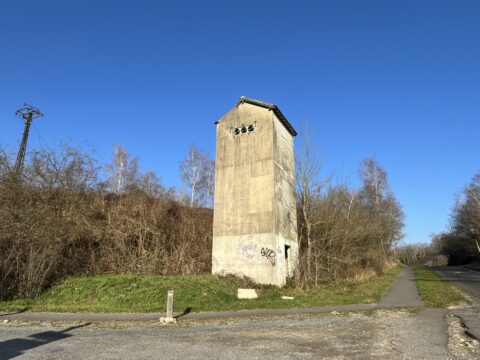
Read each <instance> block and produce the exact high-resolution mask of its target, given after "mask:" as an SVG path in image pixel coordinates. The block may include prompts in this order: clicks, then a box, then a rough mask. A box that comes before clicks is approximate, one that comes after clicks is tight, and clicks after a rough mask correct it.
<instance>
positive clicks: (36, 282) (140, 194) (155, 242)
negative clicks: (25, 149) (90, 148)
mask: <svg viewBox="0 0 480 360" xmlns="http://www.w3.org/2000/svg"><path fill="white" fill-rule="evenodd" d="M11 164H12V161H10V159H9V158H8V156H6V155H5V154H4V153H2V155H1V159H0V178H1V182H0V298H1V299H9V298H14V297H33V296H35V295H37V294H38V293H39V292H41V291H42V290H43V289H45V288H46V287H48V286H49V285H50V284H52V283H53V282H55V281H57V280H59V279H61V278H63V277H64V276H66V275H76V274H99V273H113V272H115V273H120V272H122V273H123V272H138V273H148V274H163V275H172V274H202V273H208V272H209V271H210V266H211V265H210V261H211V260H210V254H211V237H212V225H211V224H212V211H211V210H210V209H192V208H189V207H186V206H183V205H181V204H180V203H179V202H178V201H176V200H175V196H174V194H173V193H172V191H166V190H165V189H163V188H162V186H161V185H160V184H159V183H158V182H157V183H154V182H152V176H151V175H149V174H146V175H144V174H139V173H138V170H136V169H135V170H133V171H134V172H135V173H134V174H131V173H130V174H128V176H126V178H128V179H129V181H128V182H127V183H125V186H124V188H122V190H121V191H120V192H119V193H114V192H113V191H111V190H110V189H109V187H108V185H106V184H104V183H102V182H100V181H99V180H98V171H99V167H98V165H97V162H96V161H95V160H94V159H93V158H91V157H90V155H89V154H87V153H85V152H82V151H80V150H78V149H73V148H71V147H68V146H64V147H63V148H62V150H61V151H50V150H48V151H47V150H42V151H37V152H34V153H33V154H32V155H31V157H30V160H29V161H28V163H27V164H25V171H24V177H23V179H22V180H21V181H18V180H15V179H12V178H11V166H10V165H11ZM126 168H128V167H126ZM130 169H133V168H132V167H130ZM152 189H154V190H155V191H152Z"/></svg>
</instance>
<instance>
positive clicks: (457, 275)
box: [435, 266, 480, 300]
mask: <svg viewBox="0 0 480 360" xmlns="http://www.w3.org/2000/svg"><path fill="white" fill-rule="evenodd" d="M435 270H436V271H437V272H439V273H440V274H441V275H442V276H443V277H445V278H446V279H448V280H451V281H454V282H455V283H456V284H457V285H458V287H460V288H461V289H463V290H464V291H466V292H467V293H469V294H470V295H473V296H475V297H476V298H477V299H478V300H480V266H439V267H436V268H435Z"/></svg>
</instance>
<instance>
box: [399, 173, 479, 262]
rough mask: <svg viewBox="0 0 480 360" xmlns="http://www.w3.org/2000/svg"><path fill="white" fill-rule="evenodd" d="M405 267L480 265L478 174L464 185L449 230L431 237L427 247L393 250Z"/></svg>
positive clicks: (404, 247)
mask: <svg viewBox="0 0 480 360" xmlns="http://www.w3.org/2000/svg"><path fill="white" fill-rule="evenodd" d="M397 253H398V256H399V258H400V259H401V260H402V262H404V263H407V264H412V265H416V264H432V265H445V264H449V265H464V264H468V263H471V262H479V261H480V173H477V174H476V175H475V176H474V177H473V179H472V180H471V181H470V183H469V184H468V185H466V186H465V187H464V188H463V189H462V192H461V193H460V195H459V196H458V198H457V199H456V202H455V205H454V207H453V209H452V213H451V214H450V228H449V229H448V230H447V231H446V232H444V233H440V234H436V235H434V236H433V238H432V241H431V243H430V244H416V245H408V246H403V247H401V248H399V249H397Z"/></svg>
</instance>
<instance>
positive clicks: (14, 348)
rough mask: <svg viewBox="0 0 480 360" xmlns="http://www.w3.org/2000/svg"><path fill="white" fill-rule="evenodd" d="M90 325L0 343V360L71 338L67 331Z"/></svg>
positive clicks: (45, 332)
mask: <svg viewBox="0 0 480 360" xmlns="http://www.w3.org/2000/svg"><path fill="white" fill-rule="evenodd" d="M88 325H90V323H86V324H82V325H77V326H72V327H69V328H67V329H65V330H62V331H44V332H40V333H36V334H32V335H30V336H28V337H27V338H15V339H10V340H5V341H2V342H0V360H7V359H12V358H14V357H17V356H20V355H22V354H24V353H25V351H27V350H30V349H34V348H36V347H39V346H42V345H46V344H49V343H52V342H54V341H58V340H62V339H66V338H69V337H71V336H73V335H72V334H68V332H69V331H72V330H75V329H79V328H82V327H85V326H88Z"/></svg>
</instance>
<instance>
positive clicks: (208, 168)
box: [179, 145, 215, 207]
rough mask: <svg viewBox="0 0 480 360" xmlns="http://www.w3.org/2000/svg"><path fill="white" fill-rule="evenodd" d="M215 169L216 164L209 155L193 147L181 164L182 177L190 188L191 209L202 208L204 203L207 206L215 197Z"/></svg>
mask: <svg viewBox="0 0 480 360" xmlns="http://www.w3.org/2000/svg"><path fill="white" fill-rule="evenodd" d="M214 169H215V166H214V163H213V161H212V160H211V159H209V157H208V154H207V153H206V152H205V151H203V150H201V149H199V148H197V147H196V146H195V145H191V146H190V148H189V149H188V152H187V154H186V155H185V158H184V159H183V160H182V161H180V163H179V170H180V177H181V179H182V181H183V183H184V185H185V186H186V187H187V188H189V193H190V196H189V197H190V206H191V207H194V206H200V205H202V202H203V204H205V202H206V201H209V200H208V199H209V198H211V196H212V195H213V183H214V176H215V175H214V171H215V170H214ZM202 198H203V199H202ZM202 200H203V201H202Z"/></svg>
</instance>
